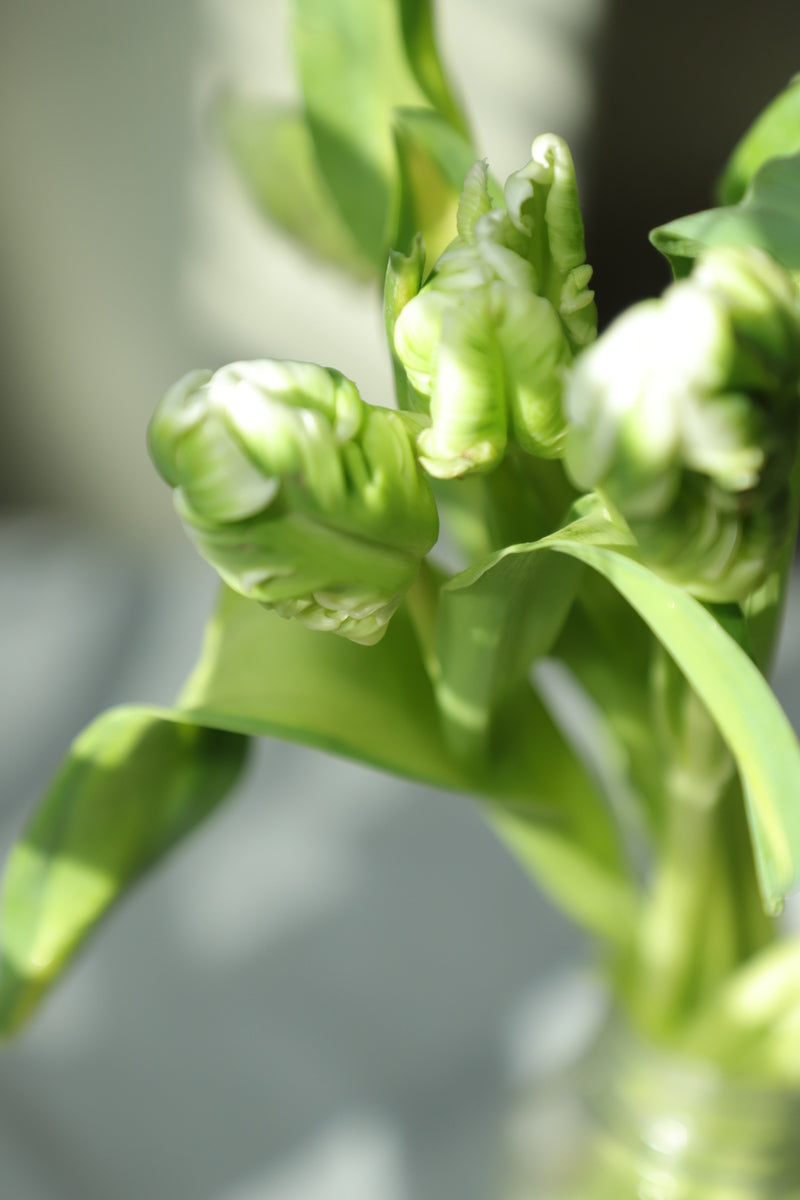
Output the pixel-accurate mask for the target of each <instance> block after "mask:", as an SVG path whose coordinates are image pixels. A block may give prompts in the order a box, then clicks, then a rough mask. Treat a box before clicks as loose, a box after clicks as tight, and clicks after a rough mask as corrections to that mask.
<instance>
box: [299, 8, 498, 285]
mask: <svg viewBox="0 0 800 1200" xmlns="http://www.w3.org/2000/svg"><path fill="white" fill-rule="evenodd" d="M293 12H294V45H295V52H296V57H297V65H298V71H299V76H300V83H301V87H302V91H303V98H304V101H305V110H306V116H307V119H308V127H309V130H310V133H311V137H312V139H313V142H314V147H315V153H316V160H317V163H318V166H319V169H320V171H321V173H322V175H323V177H324V179H325V181H326V184H327V187H328V189H329V191H330V193H331V195H332V196H333V197H334V199H335V201H336V204H337V205H338V207H339V210H340V212H341V215H342V217H343V218H344V221H345V223H346V224H347V226H348V228H349V229H350V231H351V233H352V234H353V236H354V237H355V238H356V239H357V240H358V244H359V246H360V247H361V249H362V252H363V254H364V255H365V256H366V257H367V258H368V259H369V261H370V262H372V263H374V264H375V265H376V266H377V267H378V268H380V269H382V268H383V266H384V263H385V261H386V254H387V252H388V250H389V248H390V246H392V247H393V246H396V245H398V243H397V242H396V241H395V236H396V231H397V229H398V227H399V228H401V229H402V230H403V231H404V236H405V238H406V242H405V244H403V245H402V248H403V249H407V248H408V242H409V239H410V237H411V235H413V234H414V233H415V232H417V229H415V228H412V224H413V221H412V218H411V217H410V216H407V215H405V214H404V213H403V212H402V207H401V206H402V205H403V203H404V200H407V197H408V189H409V186H410V187H411V190H412V192H413V194H414V196H415V203H416V205H417V207H418V208H419V207H420V205H422V207H424V208H425V212H424V213H422V216H423V218H424V221H426V222H427V223H428V228H427V229H426V226H425V224H421V225H419V226H418V227H417V228H419V229H420V230H422V232H423V233H425V235H426V240H427V239H428V238H429V237H430V243H429V246H428V249H429V250H431V249H432V246H433V243H434V242H436V241H437V240H438V235H437V231H440V230H441V229H443V228H444V227H445V226H446V225H447V209H448V205H449V196H448V190H449V189H450V188H455V189H456V191H459V190H460V188H461V183H462V182H463V177H464V176H463V173H462V174H461V175H460V178H459V179H458V180H457V182H456V183H454V182H453V180H452V176H453V158H454V155H456V156H457V155H458V154H459V153H460V152H461V151H462V150H463V147H465V146H469V137H468V134H467V129H466V122H465V120H464V117H463V114H462V112H461V109H460V107H459V106H458V104H457V103H456V101H455V100H454V98H453V96H452V93H451V92H450V89H449V86H448V84H447V82H446V80H445V77H444V74H443V72H442V68H441V64H440V62H439V59H438V56H437V53H436V47H435V44H434V40H433V22H432V16H431V5H430V0H337V2H336V3H335V4H334V3H331V0H293ZM398 109H399V110H405V109H411V110H419V109H424V110H428V111H429V112H431V113H432V114H433V117H432V118H431V122H432V129H433V132H431V131H427V138H428V143H429V144H428V150H429V151H430V150H431V148H433V150H434V152H435V158H433V159H432V158H431V157H430V154H427V155H423V153H422V150H423V149H424V147H423V145H422V142H424V138H422V141H420V138H421V134H419V132H418V131H417V132H415V133H414V134H413V137H412V134H411V132H410V129H409V121H410V122H411V124H414V123H415V121H416V125H418V124H419V123H420V120H421V119H416V118H408V117H402V116H401V117H399V118H398V120H399V123H400V126H401V127H402V128H401V130H400V132H399V134H398V129H397V128H396V127H395V113H396V110H398ZM434 118H436V119H434ZM415 128H416V126H415ZM446 131H449V133H448V132H446ZM398 137H399V138H400V140H401V142H405V141H406V140H407V139H408V138H409V137H412V140H413V142H414V152H413V154H412V153H411V151H410V150H409V148H408V146H406V145H405V144H404V145H403V148H402V151H401V153H402V155H404V156H405V160H406V161H405V163H404V165H403V167H402V173H403V175H404V176H405V184H404V185H401V164H400V162H399V161H398V147H397V144H396V139H397V138H398ZM434 143H435V145H434ZM409 156H410V157H411V159H412V160H413V165H412V164H410V163H409ZM439 156H441V157H439ZM474 158H475V154H474V152H471V160H472V159H474ZM467 166H469V163H467ZM464 170H465V171H466V168H465V169H464ZM456 175H458V172H456ZM410 179H413V184H410V182H409V180H410ZM403 189H404V190H405V195H404V191H403ZM426 190H427V191H428V192H429V193H430V201H429V203H428V205H427V206H426V205H423V204H422V197H423V194H424V193H425V192H426ZM432 214H435V216H434V215H432Z"/></svg>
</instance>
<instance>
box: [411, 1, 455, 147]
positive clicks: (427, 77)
mask: <svg viewBox="0 0 800 1200" xmlns="http://www.w3.org/2000/svg"><path fill="white" fill-rule="evenodd" d="M400 15H401V21H402V29H403V39H404V42H405V47H406V54H407V55H408V62H409V65H410V67H411V70H412V71H413V72H414V76H415V78H416V80H417V83H418V84H419V86H420V87H421V88H422V90H423V92H424V93H425V95H426V96H427V97H428V100H429V101H430V102H431V104H432V105H433V107H434V108H435V109H437V110H438V111H439V112H440V113H441V114H442V116H443V117H444V118H445V120H446V121H447V123H448V124H449V125H450V126H452V128H453V129H454V130H456V131H457V132H458V133H460V134H461V136H462V137H463V138H466V139H467V140H469V127H468V125H467V119H466V117H465V115H464V111H463V109H462V107H461V105H460V104H459V102H458V100H457V99H456V97H455V95H454V94H453V90H452V87H451V85H450V82H449V80H448V79H447V78H446V76H445V73H444V71H443V69H442V64H441V62H440V60H439V55H438V52H437V49H436V38H435V36H434V22H433V4H432V0H401V4H400Z"/></svg>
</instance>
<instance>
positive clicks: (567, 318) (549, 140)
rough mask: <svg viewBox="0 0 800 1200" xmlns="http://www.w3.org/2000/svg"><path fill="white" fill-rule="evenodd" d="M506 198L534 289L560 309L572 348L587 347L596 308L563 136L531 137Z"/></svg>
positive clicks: (571, 166)
mask: <svg viewBox="0 0 800 1200" xmlns="http://www.w3.org/2000/svg"><path fill="white" fill-rule="evenodd" d="M505 201H506V209H507V211H508V215H509V218H510V220H511V222H512V223H513V225H514V226H515V228H516V229H518V230H519V231H520V232H521V233H522V234H523V235H525V237H526V239H527V243H528V244H527V257H528V258H529V259H530V261H531V263H532V264H533V266H534V269H535V271H536V275H537V278H538V280H539V288H538V290H539V291H540V293H541V294H542V295H543V296H545V297H546V298H547V299H548V300H549V301H550V302H551V304H552V305H553V307H554V308H555V309H556V311H557V312H558V313H559V315H560V317H561V319H562V320H563V322H564V325H565V327H566V329H567V332H568V335H569V337H570V341H571V343H572V345H573V348H574V349H576V350H577V349H579V348H580V347H582V346H585V345H587V344H588V343H589V342H590V341H592V340H593V339H594V337H595V336H596V334H597V312H596V309H595V306H594V294H593V292H592V291H591V290H590V289H589V287H588V284H589V280H590V278H591V274H592V272H591V268H590V267H588V266H587V264H586V245H585V240H584V231H583V217H582V215H581V209H580V202H579V200H578V187H577V183H576V179H575V167H574V164H573V161H572V155H571V154H570V152H569V147H568V146H567V144H566V142H565V141H564V140H563V139H562V138H559V137H557V136H556V135H555V134H549V133H548V134H542V135H541V136H540V137H537V138H536V139H535V141H534V142H533V145H532V146H531V161H530V162H529V163H528V164H527V165H526V166H524V167H523V168H522V169H521V170H519V171H516V172H514V174H513V175H511V176H510V177H509V178H508V180H507V182H506V186H505Z"/></svg>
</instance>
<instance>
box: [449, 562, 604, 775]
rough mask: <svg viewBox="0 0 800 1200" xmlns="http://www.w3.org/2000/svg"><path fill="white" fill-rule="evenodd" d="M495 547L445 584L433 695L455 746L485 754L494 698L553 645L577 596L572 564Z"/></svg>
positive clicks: (471, 754) (462, 753)
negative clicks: (481, 561)
mask: <svg viewBox="0 0 800 1200" xmlns="http://www.w3.org/2000/svg"><path fill="white" fill-rule="evenodd" d="M516 549H517V548H516V547H511V548H510V549H509V550H503V551H500V553H499V554H495V555H492V557H491V558H490V559H489V560H488V562H487V560H484V562H483V563H482V564H479V565H478V566H477V567H473V568H470V569H468V570H467V571H464V572H462V573H461V574H460V575H457V576H456V577H455V578H454V579H453V580H451V581H450V582H449V583H448V584H445V586H444V587H443V588H442V591H441V596H440V602H439V622H438V629H437V639H436V652H437V660H438V664H439V674H438V678H437V681H436V695H437V699H438V702H439V708H440V710H441V713H442V718H443V722H444V727H445V731H446V734H447V737H448V741H449V743H450V745H451V747H452V749H453V752H454V753H455V754H456V755H457V756H458V757H463V758H464V759H465V760H466V761H471V760H474V759H475V758H476V757H481V756H483V755H484V754H485V753H486V751H487V748H488V745H489V739H490V734H491V725H492V720H493V717H494V714H495V712H496V709H497V706H498V703H499V702H500V701H501V700H502V699H504V698H505V696H506V695H507V694H508V692H509V691H512V690H513V689H514V688H516V687H517V686H518V684H519V681H520V679H521V678H524V677H525V675H526V674H527V671H528V669H529V667H530V664H531V663H532V662H533V661H534V660H535V659H536V658H539V657H541V656H542V655H544V654H547V652H548V651H549V649H550V648H551V646H552V645H553V643H554V641H555V639H556V637H557V636H558V633H559V632H560V629H561V626H562V624H563V622H564V620H565V619H566V616H567V613H568V612H569V609H570V606H571V604H572V601H573V599H574V596H575V594H576V590H577V587H578V582H579V578H580V571H579V569H578V568H577V564H576V563H574V562H567V561H565V560H564V559H563V558H559V557H557V556H554V555H552V554H551V555H546V554H527V553H523V554H519V553H516Z"/></svg>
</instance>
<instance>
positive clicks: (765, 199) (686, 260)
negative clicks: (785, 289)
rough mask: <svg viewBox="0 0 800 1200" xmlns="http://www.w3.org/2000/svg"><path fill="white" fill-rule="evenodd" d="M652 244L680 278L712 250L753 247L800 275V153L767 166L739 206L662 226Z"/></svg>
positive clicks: (758, 173)
mask: <svg viewBox="0 0 800 1200" xmlns="http://www.w3.org/2000/svg"><path fill="white" fill-rule="evenodd" d="M650 241H651V242H652V243H653V245H654V246H655V248H656V249H657V250H659V251H660V252H661V253H662V254H663V255H664V257H665V258H667V259H668V260H669V263H670V265H671V267H672V270H673V272H674V274H675V277H676V279H682V278H684V277H685V276H686V275H688V274H689V272H690V271H691V269H692V264H693V262H694V259H695V258H696V257H697V255H698V254H699V253H700V252H701V251H702V250H704V249H705V248H706V247H708V246H725V245H746V246H755V247H757V248H758V249H760V250H765V251H766V252H767V254H771V255H772V257H773V258H774V259H775V260H776V262H779V263H780V264H781V266H783V267H786V268H787V270H790V271H800V154H794V155H792V156H790V157H787V158H773V159H769V160H768V161H767V162H766V163H764V165H763V166H762V167H760V169H759V170H758V171H757V172H756V174H755V175H754V176H753V179H752V181H751V182H750V184H749V186H748V188H747V191H746V192H745V194H744V197H743V198H742V200H741V201H740V202H739V203H738V204H734V205H729V206H727V207H725V208H712V209H709V210H708V211H707V212H701V213H693V214H692V215H691V216H689V217H680V218H679V219H678V220H677V221H670V222H669V224H667V225H660V226H659V227H658V228H657V229H654V230H653V231H652V233H651V234H650Z"/></svg>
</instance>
